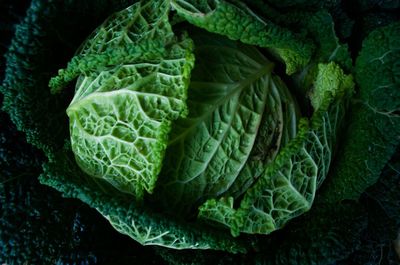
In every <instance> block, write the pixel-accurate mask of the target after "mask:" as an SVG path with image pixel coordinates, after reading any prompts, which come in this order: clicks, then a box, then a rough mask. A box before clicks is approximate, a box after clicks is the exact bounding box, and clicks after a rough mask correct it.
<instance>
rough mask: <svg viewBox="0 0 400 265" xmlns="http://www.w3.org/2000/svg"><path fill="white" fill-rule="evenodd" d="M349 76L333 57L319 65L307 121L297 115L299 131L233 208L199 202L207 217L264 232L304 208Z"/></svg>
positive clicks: (235, 229) (322, 166) (326, 157)
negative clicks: (299, 120) (299, 122)
mask: <svg viewBox="0 0 400 265" xmlns="http://www.w3.org/2000/svg"><path fill="white" fill-rule="evenodd" d="M352 88H353V82H352V79H351V77H350V76H346V75H344V73H343V71H342V70H341V69H340V68H339V67H338V66H337V65H335V64H334V63H331V64H328V65H322V64H321V65H320V66H319V74H318V78H317V80H316V82H315V88H314V93H315V95H320V97H317V98H316V99H315V101H316V102H319V103H318V104H317V105H316V112H315V113H314V115H313V117H312V118H311V121H310V124H309V125H308V124H307V122H305V121H303V123H302V124H301V126H300V129H299V133H298V135H297V136H296V138H295V139H293V140H292V141H291V142H290V143H289V144H288V145H287V146H286V147H284V148H283V149H282V150H281V151H280V153H279V155H278V156H277V158H276V159H275V161H274V162H273V163H271V164H269V165H268V166H267V168H266V170H265V173H264V174H263V175H262V176H261V178H260V180H258V181H257V183H256V184H255V185H254V187H252V188H250V189H249V190H248V191H247V192H246V194H245V196H244V198H243V200H242V202H241V204H240V207H239V208H238V209H233V208H232V204H229V203H226V201H228V202H229V199H228V200H227V199H225V198H222V199H221V200H220V201H215V200H210V201H208V202H206V203H205V204H204V205H203V206H201V208H200V216H201V217H202V218H206V219H211V220H213V221H216V222H219V223H221V224H224V225H227V226H228V227H230V228H231V232H232V234H233V235H238V234H239V232H245V233H252V234H253V233H258V234H268V233H270V232H272V231H274V230H276V229H279V228H281V227H282V226H283V225H284V224H285V223H286V222H287V221H289V220H290V219H292V218H294V217H296V216H298V215H300V214H302V213H304V212H306V211H308V210H309V209H310V207H311V204H312V203H313V200H314V196H315V192H316V189H317V188H318V186H319V185H320V184H321V183H322V181H323V180H324V179H325V177H326V175H327V174H328V170H329V166H330V163H331V158H332V153H333V147H334V144H335V141H336V134H337V132H338V130H339V128H340V123H341V121H342V119H343V116H344V111H345V108H346V105H347V101H348V98H349V97H350V95H351V92H352Z"/></svg>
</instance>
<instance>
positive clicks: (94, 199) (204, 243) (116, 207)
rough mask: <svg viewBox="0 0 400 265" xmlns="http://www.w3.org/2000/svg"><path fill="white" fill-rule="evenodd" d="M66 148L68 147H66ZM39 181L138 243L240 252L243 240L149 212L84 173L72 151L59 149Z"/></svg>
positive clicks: (129, 197)
mask: <svg viewBox="0 0 400 265" xmlns="http://www.w3.org/2000/svg"><path fill="white" fill-rule="evenodd" d="M67 149H69V147H67ZM44 169H45V172H44V173H43V174H42V175H41V177H40V181H41V182H42V183H43V184H46V185H49V186H51V187H53V188H55V189H57V190H58V191H60V192H62V193H63V195H64V196H65V197H71V198H78V199H80V200H82V201H83V202H85V203H87V204H88V205H90V206H91V207H93V208H95V209H96V210H97V211H99V212H100V213H101V214H102V215H103V216H104V217H105V218H106V219H107V220H108V221H109V222H110V223H111V225H112V226H114V228H115V229H117V230H118V231H119V232H121V233H123V234H126V235H128V236H130V237H131V238H133V239H134V240H136V241H137V242H139V243H140V244H142V245H158V246H164V247H168V248H174V249H217V250H225V251H229V252H233V253H237V252H244V251H245V247H244V242H239V241H237V240H232V238H231V237H230V236H229V235H226V234H225V233H221V232H219V231H217V230H211V229H207V228H204V227H201V226H198V225H196V224H189V223H181V222H180V221H178V220H176V219H174V218H171V217H170V218H166V216H162V215H158V214H156V213H152V212H150V211H148V210H146V209H144V208H143V207H142V206H140V205H138V204H136V202H134V201H132V197H131V196H129V195H126V194H123V193H120V192H118V191H117V190H115V189H114V188H113V187H112V186H110V185H109V184H108V183H106V182H104V181H103V180H97V179H95V178H91V177H90V176H88V175H86V174H84V173H83V172H82V171H81V170H80V169H79V168H78V167H77V165H76V164H75V162H74V159H73V157H72V154H70V153H69V152H65V151H61V152H59V153H58V154H56V156H55V159H54V160H53V161H51V162H49V163H47V164H46V165H45V166H44Z"/></svg>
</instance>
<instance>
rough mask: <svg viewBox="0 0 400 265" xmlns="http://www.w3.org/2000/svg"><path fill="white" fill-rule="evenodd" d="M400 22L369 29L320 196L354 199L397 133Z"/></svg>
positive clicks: (375, 175) (385, 159) (391, 148)
mask: <svg viewBox="0 0 400 265" xmlns="http://www.w3.org/2000/svg"><path fill="white" fill-rule="evenodd" d="M399 36H400V23H398V22H396V23H393V24H391V25H389V26H386V27H382V28H379V29H377V30H375V31H373V32H372V33H371V34H370V35H369V36H368V37H367V38H366V40H365V41H364V43H363V48H362V50H361V52H360V55H359V57H358V58H357V62H356V81H357V84H358V85H359V92H358V95H357V98H358V104H357V105H354V106H353V108H352V111H351V114H350V115H349V117H348V123H349V127H348V128H347V130H346V133H345V134H344V135H343V142H342V146H343V148H342V149H341V150H340V151H339V152H340V156H338V157H337V159H336V161H335V165H336V166H335V167H334V168H333V171H332V174H331V176H330V178H329V181H328V182H327V185H324V187H323V193H322V194H323V195H322V197H323V200H325V201H329V202H333V201H340V200H344V199H358V198H359V196H360V194H361V193H362V192H363V191H364V190H366V188H368V187H369V186H371V185H372V184H374V183H375V182H376V181H377V179H378V177H379V175H380V173H381V171H382V169H383V167H384V166H385V164H386V163H387V162H388V160H389V159H390V157H391V155H392V154H393V152H394V151H395V148H396V146H397V145H398V143H399V141H400V138H399V135H400V115H399V111H400V37H399Z"/></svg>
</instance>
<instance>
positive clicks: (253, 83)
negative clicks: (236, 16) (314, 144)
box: [156, 34, 296, 213]
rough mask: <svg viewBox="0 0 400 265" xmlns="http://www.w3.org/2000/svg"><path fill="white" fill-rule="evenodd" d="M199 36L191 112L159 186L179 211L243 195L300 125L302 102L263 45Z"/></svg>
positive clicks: (179, 127)
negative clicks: (275, 70) (296, 100)
mask: <svg viewBox="0 0 400 265" xmlns="http://www.w3.org/2000/svg"><path fill="white" fill-rule="evenodd" d="M192 37H194V36H192ZM195 43H196V58H197V59H196V67H195V69H194V70H193V73H192V78H191V81H190V94H189V99H188V106H189V110H190V115H189V116H188V117H187V118H186V119H181V120H177V121H176V122H175V123H174V126H173V130H172V132H171V138H170V142H169V146H168V149H167V154H166V161H165V162H164V165H163V168H164V170H163V172H162V175H163V177H162V178H161V179H160V181H161V182H160V183H159V184H158V186H159V187H160V190H158V191H157V192H156V194H157V197H158V198H159V199H160V201H162V202H166V203H165V204H166V205H165V206H166V208H171V209H173V211H174V213H176V211H178V209H179V208H184V210H185V211H187V210H188V209H190V207H193V205H198V204H199V203H201V202H203V201H204V200H205V199H208V198H213V197H218V196H220V195H221V194H224V193H228V194H232V193H235V195H236V196H239V195H241V194H242V193H243V192H244V191H245V190H246V188H247V187H248V186H249V185H251V183H253V182H254V180H255V179H257V178H258V176H259V175H260V174H261V173H262V171H263V169H264V167H265V166H264V163H266V162H267V161H270V160H272V159H273V158H274V157H275V155H276V153H277V152H278V151H279V150H280V147H281V146H282V145H283V144H285V142H286V141H287V140H288V139H286V138H291V137H293V135H294V134H295V127H296V110H295V109H296V108H295V103H294V102H293V99H292V98H291V97H290V95H289V92H288V91H286V87H285V85H284V84H283V83H281V82H279V81H278V80H277V79H278V78H275V77H274V76H273V74H272V73H271V71H272V67H273V64H272V63H270V62H269V61H268V60H267V59H266V58H265V57H264V56H263V55H262V54H261V53H260V52H258V51H257V50H256V49H255V48H252V47H249V46H246V45H242V44H239V43H236V42H232V41H229V40H227V39H225V38H222V37H219V36H217V35H205V34H200V35H198V36H196V37H195ZM285 111H286V113H284V112H285ZM263 131H265V132H263ZM282 135H283V136H282ZM256 138H258V139H257V142H256ZM282 138H284V140H282ZM255 145H257V146H255ZM248 163H249V164H248ZM172 205H173V206H172ZM171 206H172V207H171Z"/></svg>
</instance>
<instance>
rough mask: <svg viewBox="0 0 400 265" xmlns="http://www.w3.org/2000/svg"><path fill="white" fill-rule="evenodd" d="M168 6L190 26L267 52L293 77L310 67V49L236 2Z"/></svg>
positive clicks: (176, 2)
mask: <svg viewBox="0 0 400 265" xmlns="http://www.w3.org/2000/svg"><path fill="white" fill-rule="evenodd" d="M171 5H172V6H173V7H174V8H175V9H176V11H177V12H178V14H179V15H181V16H183V17H184V18H185V19H186V20H187V21H189V22H190V23H192V24H194V25H196V26H198V27H200V28H204V29H206V30H207V31H209V32H213V33H218V34H221V35H224V36H227V37H228V38H230V39H233V40H240V41H241V42H243V43H246V44H251V45H257V46H259V47H263V48H268V49H269V50H270V51H271V52H272V53H273V54H275V55H276V56H277V57H278V58H280V59H281V60H282V61H284V62H285V64H286V72H287V73H288V74H293V73H294V72H296V71H297V70H299V69H301V68H302V67H304V66H305V65H306V64H307V63H309V61H310V58H311V54H312V50H313V45H312V44H311V43H310V42H309V41H307V40H304V39H302V38H301V37H299V36H297V35H295V34H294V33H293V32H291V31H289V30H288V29H285V28H282V27H280V26H278V25H275V24H274V23H272V22H271V21H267V20H265V19H264V18H261V17H259V16H257V15H256V14H255V13H254V12H253V11H252V10H251V9H249V8H248V7H247V6H246V5H244V4H243V3H240V2H239V1H232V2H228V1H224V0H212V1H207V0H201V1H194V0H188V1H185V0H174V1H171Z"/></svg>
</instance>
